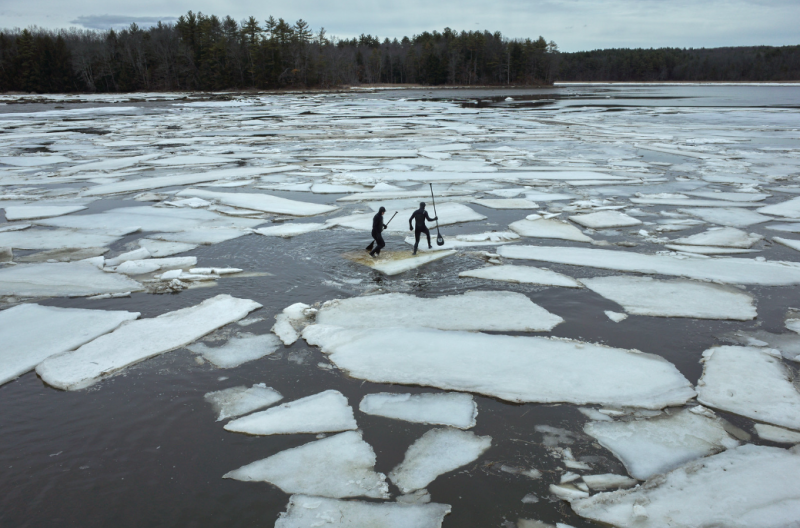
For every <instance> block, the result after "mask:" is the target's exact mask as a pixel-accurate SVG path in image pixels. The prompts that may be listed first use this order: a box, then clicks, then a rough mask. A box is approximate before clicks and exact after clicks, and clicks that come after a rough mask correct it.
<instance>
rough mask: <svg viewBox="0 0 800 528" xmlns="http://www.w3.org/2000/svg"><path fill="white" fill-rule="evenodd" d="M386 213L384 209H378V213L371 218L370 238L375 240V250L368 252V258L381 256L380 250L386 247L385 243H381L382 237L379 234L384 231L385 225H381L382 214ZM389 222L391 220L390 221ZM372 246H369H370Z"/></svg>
mask: <svg viewBox="0 0 800 528" xmlns="http://www.w3.org/2000/svg"><path fill="white" fill-rule="evenodd" d="M385 212H386V208H385V207H381V208H380V209H378V212H377V213H376V214H375V216H373V217H372V238H373V239H375V249H373V250H372V251H370V252H369V256H370V257H373V258H376V257H377V256H378V255H380V254H381V249H383V248H384V247H385V246H386V242H384V241H383V235H382V234H381V232H382V231H383V230H384V229H386V228H387V227H389V226H387V225H386V224H384V223H383V214H384V213H385ZM390 221H391V220H390ZM371 245H372V244H370V246H371Z"/></svg>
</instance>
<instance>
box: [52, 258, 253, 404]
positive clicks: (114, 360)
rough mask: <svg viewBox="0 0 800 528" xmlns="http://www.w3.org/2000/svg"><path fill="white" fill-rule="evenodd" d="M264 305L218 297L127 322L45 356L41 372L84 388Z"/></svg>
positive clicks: (57, 383) (67, 386)
mask: <svg viewBox="0 0 800 528" xmlns="http://www.w3.org/2000/svg"><path fill="white" fill-rule="evenodd" d="M95 269H96V268H95ZM101 273H102V272H101ZM260 307H261V305H260V304H258V303H257V302H255V301H251V300H248V299H237V298H235V297H231V296H230V295H217V296H216V297H212V298H211V299H206V300H205V301H203V302H202V303H200V304H198V305H195V306H191V307H189V308H183V309H181V310H176V311H174V312H167V313H165V314H163V315H160V316H158V317H154V318H151V319H142V320H139V321H133V322H130V323H127V324H125V325H122V326H120V327H119V328H118V329H116V330H115V331H113V332H111V333H110V334H107V335H104V336H102V337H99V338H97V339H95V340H94V341H92V342H90V343H88V344H86V345H83V346H82V347H80V348H79V349H77V350H75V351H73V352H67V353H66V354H61V355H60V356H55V357H51V358H50V359H47V360H45V361H44V362H42V363H40V364H39V366H38V367H36V372H37V373H38V374H39V376H41V377H42V379H43V380H44V381H45V382H46V383H47V384H49V385H52V386H53V387H56V388H58V389H63V390H78V389H82V388H85V387H88V386H90V385H93V384H94V383H97V382H98V381H99V380H100V379H101V378H103V377H105V376H109V375H111V374H114V373H116V372H118V371H119V370H122V369H124V368H125V367H128V366H130V365H133V364H135V363H138V362H140V361H143V360H145V359H148V358H151V357H153V356H156V355H158V354H163V353H164V352H169V351H170V350H174V349H176V348H179V347H182V346H184V345H187V344H188V343H191V342H192V341H194V340H196V339H198V338H200V337H202V336H204V335H206V334H208V333H210V332H213V331H214V330H216V329H217V328H220V327H221V326H224V325H226V324H228V323H232V322H233V321H236V320H238V319H241V318H242V317H244V316H246V315H247V314H248V313H250V312H252V311H253V310H255V309H256V308H260Z"/></svg>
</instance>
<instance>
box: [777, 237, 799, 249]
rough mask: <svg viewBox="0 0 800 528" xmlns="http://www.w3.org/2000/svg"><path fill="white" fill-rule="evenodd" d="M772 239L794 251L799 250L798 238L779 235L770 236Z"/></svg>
mask: <svg viewBox="0 0 800 528" xmlns="http://www.w3.org/2000/svg"><path fill="white" fill-rule="evenodd" d="M772 240H774V241H775V242H777V243H778V244H783V245H784V246H786V247H789V248H792V249H794V250H796V251H800V240H793V239H790V238H781V237H772Z"/></svg>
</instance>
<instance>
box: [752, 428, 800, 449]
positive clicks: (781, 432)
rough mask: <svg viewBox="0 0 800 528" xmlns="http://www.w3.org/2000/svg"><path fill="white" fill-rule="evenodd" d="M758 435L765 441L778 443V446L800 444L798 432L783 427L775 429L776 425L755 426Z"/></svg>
mask: <svg viewBox="0 0 800 528" xmlns="http://www.w3.org/2000/svg"><path fill="white" fill-rule="evenodd" d="M755 428H756V433H758V436H759V437H761V438H763V439H764V440H769V441H770V442H776V443H778V444H800V433H798V432H797V431H790V430H788V429H784V428H783V427H775V426H774V425H767V424H760V423H757V424H756V425H755Z"/></svg>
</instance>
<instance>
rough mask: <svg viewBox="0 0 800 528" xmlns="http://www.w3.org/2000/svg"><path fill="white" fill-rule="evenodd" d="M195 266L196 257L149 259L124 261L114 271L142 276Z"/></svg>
mask: <svg viewBox="0 0 800 528" xmlns="http://www.w3.org/2000/svg"><path fill="white" fill-rule="evenodd" d="M196 264H197V257H168V258H150V259H143V260H126V261H125V262H123V263H122V264H120V265H119V266H117V267H116V269H115V270H114V271H116V272H117V273H124V274H126V275H142V274H144V273H152V272H154V271H158V270H170V269H180V268H191V267H192V266H194V265H196Z"/></svg>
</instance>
